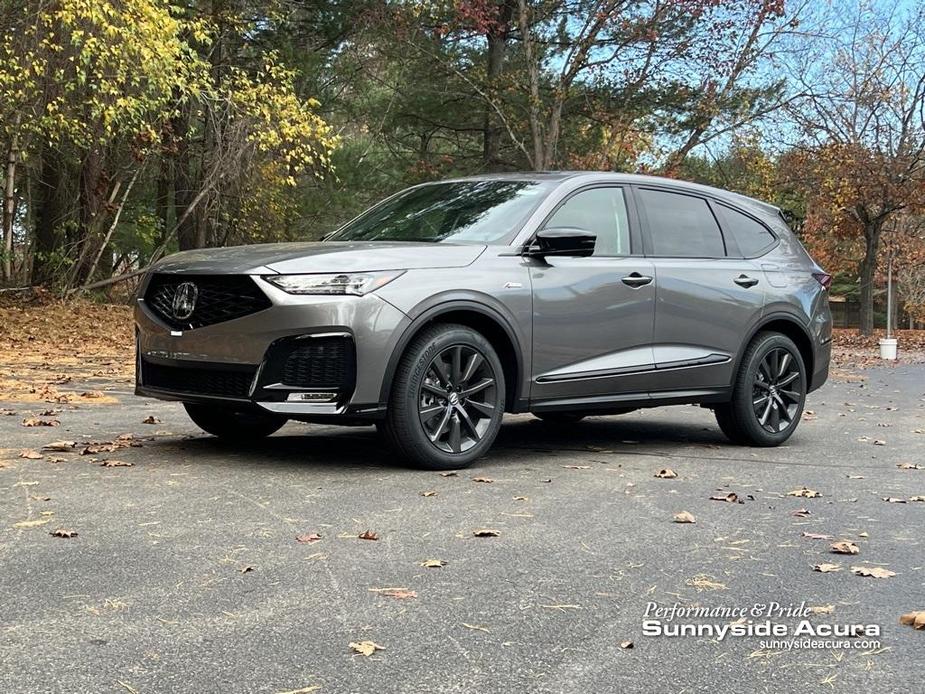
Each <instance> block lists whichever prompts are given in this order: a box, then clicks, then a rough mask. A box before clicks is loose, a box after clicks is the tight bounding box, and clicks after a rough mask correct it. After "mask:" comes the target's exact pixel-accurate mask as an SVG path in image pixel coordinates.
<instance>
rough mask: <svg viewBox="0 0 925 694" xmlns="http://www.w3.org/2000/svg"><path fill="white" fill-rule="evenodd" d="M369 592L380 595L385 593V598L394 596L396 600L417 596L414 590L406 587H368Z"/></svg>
mask: <svg viewBox="0 0 925 694" xmlns="http://www.w3.org/2000/svg"><path fill="white" fill-rule="evenodd" d="M369 592H371V593H379V594H380V595H385V596H386V597H387V598H395V599H396V600H407V599H409V598H416V597H417V596H418V594H417V593H416V592H414V591H413V590H408V589H407V588H370V589H369Z"/></svg>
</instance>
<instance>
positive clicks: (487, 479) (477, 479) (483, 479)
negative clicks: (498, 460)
mask: <svg viewBox="0 0 925 694" xmlns="http://www.w3.org/2000/svg"><path fill="white" fill-rule="evenodd" d="M472 481H473V482H484V483H485V484H491V483H492V482H494V480H493V479H492V478H491V477H473V478H472Z"/></svg>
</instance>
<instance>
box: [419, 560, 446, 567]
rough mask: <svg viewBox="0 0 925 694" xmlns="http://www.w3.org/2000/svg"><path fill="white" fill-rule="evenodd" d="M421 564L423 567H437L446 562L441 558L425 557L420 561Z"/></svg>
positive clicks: (442, 565) (444, 564)
mask: <svg viewBox="0 0 925 694" xmlns="http://www.w3.org/2000/svg"><path fill="white" fill-rule="evenodd" d="M421 566H423V567H424V568H425V569H439V568H441V567H444V566H446V562H445V561H443V560H442V559H425V560H424V561H422V562H421Z"/></svg>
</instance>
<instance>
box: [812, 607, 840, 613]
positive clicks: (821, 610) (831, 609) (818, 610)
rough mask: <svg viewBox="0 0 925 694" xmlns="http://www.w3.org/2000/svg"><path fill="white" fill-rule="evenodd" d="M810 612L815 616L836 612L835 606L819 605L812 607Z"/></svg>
mask: <svg viewBox="0 0 925 694" xmlns="http://www.w3.org/2000/svg"><path fill="white" fill-rule="evenodd" d="M809 611H810V612H812V613H813V614H832V613H833V612H834V611H835V605H817V606H815V607H810V608H809Z"/></svg>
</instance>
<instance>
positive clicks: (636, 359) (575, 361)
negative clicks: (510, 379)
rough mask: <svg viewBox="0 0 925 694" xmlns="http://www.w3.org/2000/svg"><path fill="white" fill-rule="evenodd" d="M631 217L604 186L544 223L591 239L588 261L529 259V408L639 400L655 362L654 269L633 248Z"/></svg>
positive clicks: (572, 199)
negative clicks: (595, 399) (592, 399)
mask: <svg viewBox="0 0 925 694" xmlns="http://www.w3.org/2000/svg"><path fill="white" fill-rule="evenodd" d="M630 219H631V216H630V215H629V214H628V205H627V199H626V196H625V192H624V189H623V188H620V187H615V186H608V187H597V188H589V189H584V190H580V191H578V192H576V193H574V194H572V195H571V196H569V197H568V198H567V199H566V200H565V201H563V203H562V204H560V206H559V207H558V208H557V209H556V211H555V212H553V213H552V215H551V216H550V217H549V218H548V219H547V220H546V222H545V223H544V225H543V228H562V227H570V228H579V229H583V230H585V231H589V232H591V233H593V234H596V236H597V240H596V242H595V248H594V255H592V256H589V257H584V258H581V257H555V256H549V257H546V258H545V259H531V260H529V261H528V262H530V264H531V267H530V280H531V283H532V290H533V383H532V388H531V403H533V404H540V403H542V402H547V403H549V402H551V401H556V402H557V403H559V402H561V401H567V400H570V399H573V398H577V397H579V396H599V397H600V399H601V400H603V401H606V400H608V399H609V396H620V395H623V396H626V395H628V394H631V393H643V394H644V392H645V390H646V381H645V372H647V371H650V370H651V369H652V368H653V363H654V361H653V352H652V346H651V342H652V330H653V323H654V318H655V280H654V274H653V266H652V263H651V262H650V261H648V260H646V258H644V257H642V253H641V248H632V247H631V238H632V235H631V233H630ZM637 238H638V237H637ZM634 252H635V253H638V255H633V253H634ZM643 397H644V395H643Z"/></svg>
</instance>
